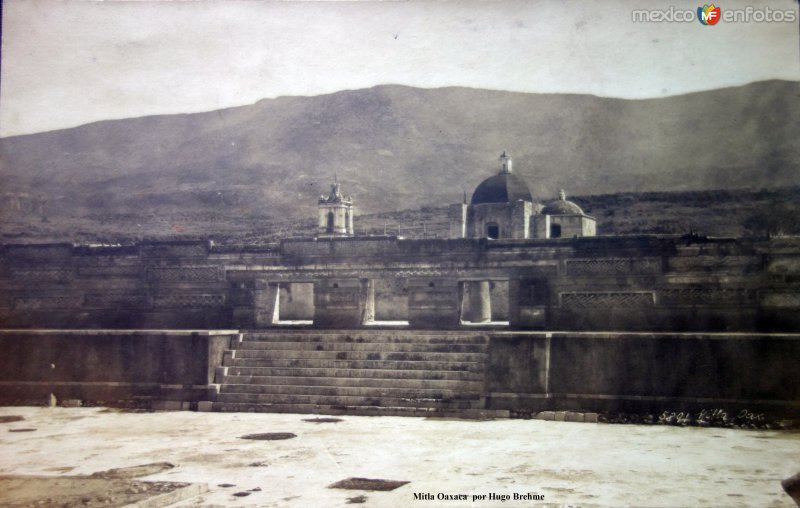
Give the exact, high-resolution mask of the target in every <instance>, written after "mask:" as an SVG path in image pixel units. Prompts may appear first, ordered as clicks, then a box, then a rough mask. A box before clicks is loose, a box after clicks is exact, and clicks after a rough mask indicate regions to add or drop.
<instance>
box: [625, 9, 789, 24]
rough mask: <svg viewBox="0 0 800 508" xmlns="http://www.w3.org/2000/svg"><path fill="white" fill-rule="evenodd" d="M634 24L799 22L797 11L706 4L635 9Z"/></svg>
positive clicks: (632, 13)
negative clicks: (690, 6) (682, 7)
mask: <svg viewBox="0 0 800 508" xmlns="http://www.w3.org/2000/svg"><path fill="white" fill-rule="evenodd" d="M631 18H632V20H633V22H634V23H692V22H694V20H695V19H696V20H697V21H699V22H700V24H702V25H704V26H709V25H716V24H717V23H719V22H720V21H724V22H725V23H794V22H795V21H797V10H796V9H783V10H781V9H772V8H770V7H769V6H764V7H753V6H751V5H748V6H747V7H745V8H744V9H725V10H724V11H723V10H722V9H721V8H720V7H717V6H716V5H714V4H710V5H709V4H706V5H703V6H702V7H698V8H697V11H694V10H692V9H678V8H676V7H674V6H670V7H669V8H667V9H634V10H632V11H631Z"/></svg>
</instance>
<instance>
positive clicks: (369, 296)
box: [361, 279, 375, 325]
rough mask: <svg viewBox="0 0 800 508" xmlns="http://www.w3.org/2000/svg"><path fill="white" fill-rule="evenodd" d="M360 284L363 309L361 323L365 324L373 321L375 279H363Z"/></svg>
mask: <svg viewBox="0 0 800 508" xmlns="http://www.w3.org/2000/svg"><path fill="white" fill-rule="evenodd" d="M362 285H363V289H362V294H363V295H364V307H363V309H364V310H363V314H362V316H361V324H362V325H366V324H368V323H371V322H373V321H375V281H374V280H373V279H365V280H364V281H362Z"/></svg>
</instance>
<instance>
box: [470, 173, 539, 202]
mask: <svg viewBox="0 0 800 508" xmlns="http://www.w3.org/2000/svg"><path fill="white" fill-rule="evenodd" d="M520 199H521V200H523V201H533V198H532V197H531V191H530V190H528V186H527V185H525V182H524V181H522V179H521V178H519V177H518V176H517V175H515V174H512V173H501V174H499V175H494V176H491V177H489V178H487V179H486V180H484V181H483V182H481V184H480V185H478V187H477V188H476V189H475V192H474V193H473V194H472V201H470V203H471V204H473V205H479V204H481V203H513V202H514V201H519V200H520Z"/></svg>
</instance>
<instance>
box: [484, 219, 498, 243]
mask: <svg viewBox="0 0 800 508" xmlns="http://www.w3.org/2000/svg"><path fill="white" fill-rule="evenodd" d="M486 238H491V239H492V240H497V239H498V238H500V226H498V225H497V223H495V222H490V223H489V224H487V225H486Z"/></svg>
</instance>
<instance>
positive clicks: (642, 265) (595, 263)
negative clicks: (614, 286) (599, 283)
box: [567, 258, 661, 275]
mask: <svg viewBox="0 0 800 508" xmlns="http://www.w3.org/2000/svg"><path fill="white" fill-rule="evenodd" d="M659 273H661V259H660V258H640V259H633V258H596V259H594V258H593V259H568V260H567V275H656V274H659Z"/></svg>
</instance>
